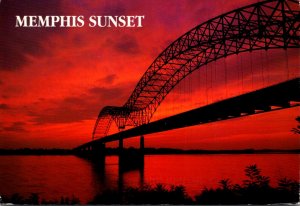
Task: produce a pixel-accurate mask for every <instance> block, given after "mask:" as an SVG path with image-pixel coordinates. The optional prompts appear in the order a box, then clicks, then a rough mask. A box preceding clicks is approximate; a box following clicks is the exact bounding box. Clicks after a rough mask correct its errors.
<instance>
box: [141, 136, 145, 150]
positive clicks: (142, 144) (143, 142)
mask: <svg viewBox="0 0 300 206" xmlns="http://www.w3.org/2000/svg"><path fill="white" fill-rule="evenodd" d="M144 148H145V140H144V136H143V135H142V136H141V137H140V150H141V152H143V151H144Z"/></svg>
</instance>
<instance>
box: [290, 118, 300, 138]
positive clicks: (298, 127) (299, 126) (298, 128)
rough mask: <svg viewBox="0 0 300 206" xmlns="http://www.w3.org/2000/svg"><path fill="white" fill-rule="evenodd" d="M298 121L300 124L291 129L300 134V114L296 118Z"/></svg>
mask: <svg viewBox="0 0 300 206" xmlns="http://www.w3.org/2000/svg"><path fill="white" fill-rule="evenodd" d="M296 121H297V122H298V123H299V125H298V126H297V127H296V128H293V129H292V130H291V131H292V132H294V133H295V134H300V116H298V117H297V118H296Z"/></svg>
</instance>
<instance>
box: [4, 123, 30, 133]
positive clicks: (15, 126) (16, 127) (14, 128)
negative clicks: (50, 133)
mask: <svg viewBox="0 0 300 206" xmlns="http://www.w3.org/2000/svg"><path fill="white" fill-rule="evenodd" d="M25 126H26V123H24V122H14V123H12V124H11V126H9V127H4V131H7V132H26V129H25Z"/></svg>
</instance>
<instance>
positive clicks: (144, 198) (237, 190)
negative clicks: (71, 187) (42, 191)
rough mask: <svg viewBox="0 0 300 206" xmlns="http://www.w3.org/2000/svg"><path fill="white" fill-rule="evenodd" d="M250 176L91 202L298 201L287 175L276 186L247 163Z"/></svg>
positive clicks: (111, 194)
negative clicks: (192, 189) (191, 189)
mask: <svg viewBox="0 0 300 206" xmlns="http://www.w3.org/2000/svg"><path fill="white" fill-rule="evenodd" d="M245 175H246V179H245V180H244V181H243V182H242V184H232V183H231V181H230V180H229V179H223V180H220V181H219V187H218V188H216V189H214V188H210V189H208V188H205V189H204V190H203V191H202V192H201V193H199V194H198V195H196V196H195V197H194V198H192V197H190V196H189V195H188V194H187V192H186V189H185V187H184V186H180V185H179V186H170V187H166V186H164V185H162V184H157V185H156V186H149V185H146V186H143V187H139V188H138V187H129V188H125V189H124V190H122V191H120V190H105V191H103V192H102V193H101V194H98V195H96V196H95V197H94V198H93V199H92V200H91V201H89V202H88V204H197V205H199V204H208V205H209V204H214V205H217V204H274V203H297V202H298V201H299V182H298V181H295V180H291V179H287V178H282V179H279V180H278V182H277V186H276V187H272V186H270V178H269V177H267V176H263V175H262V174H261V170H260V169H259V168H258V167H257V166H256V165H250V166H247V167H246V169H245ZM2 202H4V203H14V204H64V205H67V204H79V203H80V200H79V199H78V198H76V197H74V196H73V197H72V198H65V197H62V198H60V200H40V199H39V196H38V195H37V194H34V193H33V194H32V195H31V196H30V197H29V198H23V197H21V196H20V195H17V194H15V195H12V196H11V197H3V199H2Z"/></svg>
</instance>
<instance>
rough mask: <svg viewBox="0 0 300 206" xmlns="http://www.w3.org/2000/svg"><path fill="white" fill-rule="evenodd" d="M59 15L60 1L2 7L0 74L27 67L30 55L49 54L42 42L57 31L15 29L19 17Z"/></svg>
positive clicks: (12, 0) (9, 0)
mask: <svg viewBox="0 0 300 206" xmlns="http://www.w3.org/2000/svg"><path fill="white" fill-rule="evenodd" d="M51 14H52V15H54V14H56V15H59V14H60V7H59V1H58V0H53V1H33V0H22V1H17V0H6V1H2V2H1V6H0V16H1V18H0V36H1V38H0V70H9V71H13V70H17V69H20V68H21V67H22V66H23V65H24V64H26V62H27V59H26V55H34V56H39V55H42V54H43V53H44V52H45V51H44V50H43V48H42V46H41V42H42V41H43V40H44V39H45V38H47V37H48V36H49V35H51V34H52V32H53V31H54V30H55V29H53V28H52V29H46V28H43V29H41V28H18V27H15V24H16V17H15V16H16V15H18V16H24V15H51Z"/></svg>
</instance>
